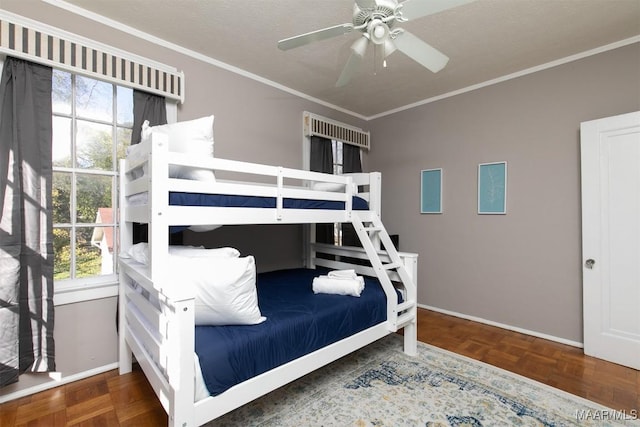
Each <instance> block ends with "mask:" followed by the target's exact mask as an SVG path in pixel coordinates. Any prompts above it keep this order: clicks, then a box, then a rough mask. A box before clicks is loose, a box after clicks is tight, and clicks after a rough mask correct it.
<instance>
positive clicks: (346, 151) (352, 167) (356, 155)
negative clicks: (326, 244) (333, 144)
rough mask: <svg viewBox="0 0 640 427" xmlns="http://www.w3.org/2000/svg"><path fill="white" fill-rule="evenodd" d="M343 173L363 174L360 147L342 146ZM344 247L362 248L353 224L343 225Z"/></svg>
mask: <svg viewBox="0 0 640 427" xmlns="http://www.w3.org/2000/svg"><path fill="white" fill-rule="evenodd" d="M342 171H343V172H344V173H356V172H362V160H361V159H360V148H359V147H356V146H355V145H351V144H342ZM342 245H343V246H362V244H361V243H360V239H359V238H358V235H357V234H356V230H355V229H354V228H353V225H352V224H347V223H344V224H342Z"/></svg>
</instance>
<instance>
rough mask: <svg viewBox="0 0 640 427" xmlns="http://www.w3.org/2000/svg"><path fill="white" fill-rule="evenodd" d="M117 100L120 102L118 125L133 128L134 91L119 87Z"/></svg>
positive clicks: (118, 106)
mask: <svg viewBox="0 0 640 427" xmlns="http://www.w3.org/2000/svg"><path fill="white" fill-rule="evenodd" d="M116 98H117V100H118V105H117V111H118V124H119V125H123V126H128V127H132V126H133V89H130V88H128V87H122V86H117V93H116Z"/></svg>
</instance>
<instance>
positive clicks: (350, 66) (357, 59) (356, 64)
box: [336, 37, 369, 87]
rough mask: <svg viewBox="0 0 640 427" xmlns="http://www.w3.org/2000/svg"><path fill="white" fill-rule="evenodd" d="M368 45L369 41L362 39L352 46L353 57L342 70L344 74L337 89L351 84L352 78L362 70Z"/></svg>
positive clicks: (338, 82)
mask: <svg viewBox="0 0 640 427" xmlns="http://www.w3.org/2000/svg"><path fill="white" fill-rule="evenodd" d="M368 44H369V39H367V38H366V37H360V38H359V39H358V40H356V41H355V42H354V43H353V44H352V45H351V55H350V56H349V59H348V60H347V63H346V64H345V66H344V68H343V69H342V73H341V74H340V77H339V78H338V81H337V82H336V87H342V86H344V85H346V84H347V83H349V80H351V76H353V74H354V73H355V72H356V71H357V70H358V68H360V63H361V62H362V58H364V54H365V52H366V50H367V45H368Z"/></svg>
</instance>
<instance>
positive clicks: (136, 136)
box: [131, 90, 167, 145]
mask: <svg viewBox="0 0 640 427" xmlns="http://www.w3.org/2000/svg"><path fill="white" fill-rule="evenodd" d="M145 120H149V126H156V125H164V124H166V123H167V103H166V101H165V99H164V97H162V96H158V95H153V94H151V93H147V92H141V91H139V90H134V91H133V132H131V145H134V144H137V143H139V142H140V131H141V130H142V123H144V121H145Z"/></svg>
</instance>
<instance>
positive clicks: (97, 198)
mask: <svg viewBox="0 0 640 427" xmlns="http://www.w3.org/2000/svg"><path fill="white" fill-rule="evenodd" d="M113 180H114V178H113V177H111V176H101V175H89V174H78V176H77V182H76V195H77V196H76V207H77V215H76V220H77V222H79V223H95V222H100V221H99V218H98V216H99V214H100V212H99V209H100V208H108V209H109V210H111V208H112V204H111V202H112V198H111V194H112V187H113V185H112V183H113ZM110 222H111V221H110Z"/></svg>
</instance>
